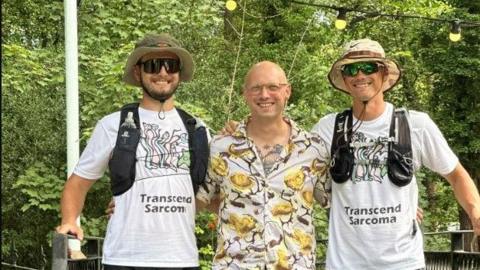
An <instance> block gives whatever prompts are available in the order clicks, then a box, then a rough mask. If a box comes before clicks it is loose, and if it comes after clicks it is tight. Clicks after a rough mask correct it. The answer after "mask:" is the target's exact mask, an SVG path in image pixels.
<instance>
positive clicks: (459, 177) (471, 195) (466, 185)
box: [445, 163, 480, 220]
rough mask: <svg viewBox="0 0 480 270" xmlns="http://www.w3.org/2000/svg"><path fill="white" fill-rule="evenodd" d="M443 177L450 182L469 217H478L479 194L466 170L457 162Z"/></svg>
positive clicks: (479, 212)
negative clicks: (451, 170)
mask: <svg viewBox="0 0 480 270" xmlns="http://www.w3.org/2000/svg"><path fill="white" fill-rule="evenodd" d="M445 178H446V179H447V180H448V181H449V182H450V184H451V185H452V188H453V192H454V194H455V197H456V199H457V201H458V202H459V204H460V205H461V206H462V208H463V209H464V210H465V211H466V212H467V214H468V216H469V217H470V219H472V220H473V219H478V218H480V196H479V194H478V189H477V187H476V186H475V183H474V182H473V180H472V178H471V177H470V175H469V174H468V172H467V171H466V170H465V169H464V168H463V166H462V165H461V164H460V163H459V164H458V165H457V167H456V168H455V169H454V170H453V172H451V173H450V174H448V175H446V176H445Z"/></svg>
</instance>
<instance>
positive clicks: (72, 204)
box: [56, 174, 95, 240]
mask: <svg viewBox="0 0 480 270" xmlns="http://www.w3.org/2000/svg"><path fill="white" fill-rule="evenodd" d="M93 183H95V181H94V180H90V179H86V178H83V177H81V176H78V175H76V174H72V175H71V176H70V177H69V178H68V180H67V182H66V183H65V186H64V188H63V192H62V199H61V201H60V208H61V212H62V223H61V224H60V226H58V227H57V228H56V231H57V232H58V233H64V234H67V233H70V234H74V235H76V237H77V238H78V239H80V240H81V239H83V230H82V229H81V228H80V227H79V226H78V225H77V223H76V220H77V217H78V216H79V215H80V213H81V212H82V209H83V204H84V203H85V198H86V196H87V193H88V190H89V189H90V188H91V187H92V185H93Z"/></svg>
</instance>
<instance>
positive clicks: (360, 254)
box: [312, 103, 458, 270]
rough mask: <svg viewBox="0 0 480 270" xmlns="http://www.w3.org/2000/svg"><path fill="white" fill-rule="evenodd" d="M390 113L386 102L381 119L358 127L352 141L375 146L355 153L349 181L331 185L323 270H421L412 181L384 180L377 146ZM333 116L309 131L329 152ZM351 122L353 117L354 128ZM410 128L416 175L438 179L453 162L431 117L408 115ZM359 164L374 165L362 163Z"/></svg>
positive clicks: (382, 148)
mask: <svg viewBox="0 0 480 270" xmlns="http://www.w3.org/2000/svg"><path fill="white" fill-rule="evenodd" d="M392 113H393V105H392V104H390V103H387V106H386V109H385V111H384V113H383V114H382V115H380V116H379V117H378V118H376V119H374V120H371V121H364V122H363V123H362V124H361V125H360V127H359V129H358V130H357V132H355V135H354V137H353V140H352V141H353V142H371V141H377V142H378V141H380V142H379V143H376V144H373V145H372V146H368V147H362V148H356V149H355V151H354V155H355V162H356V164H355V165H354V170H353V174H352V178H351V179H349V180H348V181H347V182H345V183H343V184H337V183H335V182H333V181H332V203H331V211H330V224H329V236H328V238H329V242H328V251H327V261H326V265H327V269H330V270H348V269H355V270H357V269H369V270H375V269H382V270H383V269H389V270H396V269H398V270H400V269H401V270H408V269H419V268H422V267H425V261H424V256H423V239H422V234H421V232H420V231H419V228H418V224H416V221H415V216H416V209H417V205H418V187H417V182H416V179H415V177H413V180H412V182H411V183H410V184H409V185H407V186H404V187H398V186H396V185H394V184H393V183H392V182H391V181H390V180H389V179H388V175H387V167H386V165H384V164H383V163H384V162H385V161H386V158H387V153H388V149H387V144H384V143H382V142H381V141H382V139H386V138H388V137H389V129H390V122H391V117H392ZM335 117H336V114H329V115H327V116H325V117H323V118H322V119H321V120H320V121H319V122H318V123H317V124H316V125H315V126H314V128H313V130H312V132H316V133H319V134H320V136H321V137H322V139H324V141H325V142H326V143H327V147H328V149H330V148H331V143H332V137H333V127H334V124H335ZM356 121H357V119H356V118H354V119H353V125H355V122H356ZM409 124H410V130H411V140H412V150H413V159H414V169H415V171H417V170H418V169H419V168H420V167H421V165H425V166H426V167H428V168H429V169H431V170H432V171H435V172H437V173H439V174H442V175H445V174H448V173H450V172H452V171H453V169H454V168H455V166H456V165H457V164H458V158H457V157H456V156H455V154H454V153H453V152H452V150H451V149H450V147H449V146H448V144H447V142H446V140H445V138H444V137H443V135H442V133H441V132H440V130H439V129H438V127H437V126H436V125H435V123H434V122H433V121H432V120H431V119H430V117H429V116H428V115H427V114H425V113H421V112H416V111H409ZM357 127H358V125H357ZM362 160H377V161H379V162H378V163H374V164H362V162H361V161H362ZM352 179H353V180H352ZM414 228H415V229H414ZM415 230H416V232H415Z"/></svg>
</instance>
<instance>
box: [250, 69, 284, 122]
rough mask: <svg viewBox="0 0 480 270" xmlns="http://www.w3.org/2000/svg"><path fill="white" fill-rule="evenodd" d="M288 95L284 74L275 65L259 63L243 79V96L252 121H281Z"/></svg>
mask: <svg viewBox="0 0 480 270" xmlns="http://www.w3.org/2000/svg"><path fill="white" fill-rule="evenodd" d="M290 94H291V88H290V84H288V81H287V78H286V76H285V72H284V71H283V70H282V69H281V68H280V67H279V66H278V65H277V64H275V63H272V62H268V61H264V62H260V63H258V64H256V65H254V66H253V67H252V68H251V69H250V71H249V72H248V74H247V76H246V77H245V85H244V87H243V96H244V98H245V102H246V103H247V105H248V107H249V108H250V112H251V115H252V118H253V119H270V120H272V119H275V118H279V119H281V118H282V117H283V109H284V108H285V106H286V104H287V101H288V98H289V97H290Z"/></svg>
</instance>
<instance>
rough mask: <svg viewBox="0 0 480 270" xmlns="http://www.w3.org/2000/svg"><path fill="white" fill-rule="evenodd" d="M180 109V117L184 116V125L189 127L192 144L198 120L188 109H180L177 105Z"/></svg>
mask: <svg viewBox="0 0 480 270" xmlns="http://www.w3.org/2000/svg"><path fill="white" fill-rule="evenodd" d="M175 108H176V109H177V111H178V114H179V115H180V118H182V122H183V125H184V126H185V128H186V129H187V132H188V144H189V145H192V139H193V138H192V136H191V135H192V134H193V132H195V125H196V124H197V120H196V119H195V118H194V117H193V116H191V115H190V114H189V113H187V112H186V111H184V110H182V109H180V108H179V107H175Z"/></svg>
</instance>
